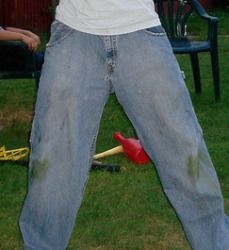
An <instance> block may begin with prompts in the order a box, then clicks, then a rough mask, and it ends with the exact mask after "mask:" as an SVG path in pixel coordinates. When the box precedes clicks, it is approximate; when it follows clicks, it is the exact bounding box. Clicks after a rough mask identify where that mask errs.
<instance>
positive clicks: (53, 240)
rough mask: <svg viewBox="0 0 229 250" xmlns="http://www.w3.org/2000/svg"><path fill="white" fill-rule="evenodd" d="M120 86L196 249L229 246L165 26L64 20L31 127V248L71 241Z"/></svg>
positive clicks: (27, 230)
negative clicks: (100, 28) (109, 27)
mask: <svg viewBox="0 0 229 250" xmlns="http://www.w3.org/2000/svg"><path fill="white" fill-rule="evenodd" d="M111 92H115V93H116V96H117V98H118V100H119V102H120V104H121V105H122V106H123V108H124V110H125V112H126V114H127V115H128V117H129V119H130V121H131V122H132V124H133V126H134V127H135V129H136V132H137V134H138V137H139V139H140V141H141V143H142V144H143V146H144V148H145V150H146V151H147V153H148V154H149V156H150V157H151V159H152V160H153V162H154V163H155V166H156V169H157V171H158V174H159V177H160V180H161V183H162V186H163V189H164V192H165V194H166V195H167V197H168V199H169V200H170V202H171V204H172V206H173V207H174V209H175V210H176V213H177V215H178V217H179V219H180V221H181V223H182V225H183V228H184V231H185V234H186V237H187V239H188V241H189V243H190V245H191V247H192V249H194V250H228V249H229V220H228V217H227V216H226V215H225V212H224V205H223V198H222V195H221V190H220V186H219V183H218V179H217V175H216V172H215V169H214V167H213V165H212V162H211V160H210V157H209V154H208V152H207V149H206V146H205V143H204V139H203V134H202V130H201V128H200V126H199V124H198V121H197V119H196V116H195V113H194V111H193V107H192V104H191V101H190V96H189V94H188V91H187V89H186V86H185V83H184V80H183V77H182V74H181V71H180V68H179V66H178V63H177V61H176V59H175V57H174V55H173V52H172V49H171V46H170V44H169V41H168V39H167V37H166V34H165V33H164V31H163V29H162V28H161V27H160V26H159V27H154V28H150V29H146V30H140V31H136V32H132V33H129V34H122V35H117V36H116V35H115V36H98V35H92V34H87V33H82V32H79V31H76V30H74V29H72V28H70V27H68V26H66V25H64V24H63V23H60V22H58V21H55V22H54V23H53V25H52V34H51V38H50V41H49V43H48V45H47V50H46V55H45V63H44V66H43V70H42V75H41V79H40V86H39V90H38V96H37V102H36V108H35V117H34V121H33V126H32V134H31V151H32V152H31V156H30V170H29V184H28V194H27V197H26V200H25V203H24V206H23V209H22V213H21V216H20V221H19V223H20V228H21V231H22V235H23V239H24V246H25V249H26V250H29V249H35V250H63V249H65V248H66V247H67V244H68V241H69V238H70V235H71V232H72V230H73V226H74V222H75V218H76V215H77V211H78V209H79V207H80V204H81V200H82V196H83V192H84V187H85V183H86V180H87V178H88V173H89V169H90V166H91V162H92V156H93V155H94V144H95V139H96V136H97V133H98V129H99V122H100V118H101V114H102V111H103V108H104V105H105V103H106V101H107V99H108V97H109V95H110V93H111Z"/></svg>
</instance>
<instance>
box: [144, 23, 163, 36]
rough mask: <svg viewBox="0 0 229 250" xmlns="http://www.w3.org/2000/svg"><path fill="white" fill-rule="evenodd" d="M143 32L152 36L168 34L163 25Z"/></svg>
mask: <svg viewBox="0 0 229 250" xmlns="http://www.w3.org/2000/svg"><path fill="white" fill-rule="evenodd" d="M143 31H144V32H146V33H147V34H149V35H151V36H166V32H165V30H164V28H163V27H162V26H161V25H159V26H155V27H150V28H148V29H144V30H143Z"/></svg>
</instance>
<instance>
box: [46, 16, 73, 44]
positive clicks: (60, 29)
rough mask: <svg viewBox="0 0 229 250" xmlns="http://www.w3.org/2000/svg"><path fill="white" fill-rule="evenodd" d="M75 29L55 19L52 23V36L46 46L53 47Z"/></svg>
mask: <svg viewBox="0 0 229 250" xmlns="http://www.w3.org/2000/svg"><path fill="white" fill-rule="evenodd" d="M73 31H74V29H72V28H71V27H69V26H68V25H66V24H64V23H61V22H59V21H57V20H55V21H54V22H53V23H52V25H51V37H50V40H49V42H48V43H47V45H46V47H53V46H54V45H56V44H59V43H61V42H62V41H63V40H64V39H65V38H67V37H68V36H69V35H70V34H71V33H72V32H73Z"/></svg>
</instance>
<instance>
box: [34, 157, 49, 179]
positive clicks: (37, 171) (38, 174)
mask: <svg viewBox="0 0 229 250" xmlns="http://www.w3.org/2000/svg"><path fill="white" fill-rule="evenodd" d="M47 170H48V161H47V160H42V161H40V160H33V161H32V163H31V173H30V177H31V178H32V179H38V180H41V179H43V178H44V176H45V175H46V173H47Z"/></svg>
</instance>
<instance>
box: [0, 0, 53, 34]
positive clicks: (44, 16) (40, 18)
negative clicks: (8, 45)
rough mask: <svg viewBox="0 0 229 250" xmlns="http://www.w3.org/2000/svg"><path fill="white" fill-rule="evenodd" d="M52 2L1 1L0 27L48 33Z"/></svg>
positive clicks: (29, 0)
mask: <svg viewBox="0 0 229 250" xmlns="http://www.w3.org/2000/svg"><path fill="white" fill-rule="evenodd" d="M51 6H52V0H0V25H2V26H13V27H17V28H22V29H29V30H31V31H34V32H36V33H41V32H48V31H49V29H50V24H51V21H52V11H51Z"/></svg>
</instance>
